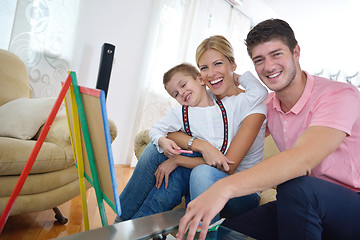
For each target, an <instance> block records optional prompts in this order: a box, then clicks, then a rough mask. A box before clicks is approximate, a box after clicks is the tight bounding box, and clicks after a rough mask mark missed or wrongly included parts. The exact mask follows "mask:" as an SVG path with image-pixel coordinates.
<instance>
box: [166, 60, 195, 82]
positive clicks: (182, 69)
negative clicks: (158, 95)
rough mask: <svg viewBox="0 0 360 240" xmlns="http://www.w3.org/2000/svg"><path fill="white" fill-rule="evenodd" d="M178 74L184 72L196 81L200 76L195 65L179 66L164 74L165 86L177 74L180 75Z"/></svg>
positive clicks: (183, 64)
mask: <svg viewBox="0 0 360 240" xmlns="http://www.w3.org/2000/svg"><path fill="white" fill-rule="evenodd" d="M178 72H182V73H184V74H185V75H189V76H191V77H193V78H194V79H196V78H197V76H198V75H199V71H198V70H197V69H196V67H194V66H193V65H191V64H189V63H182V64H179V65H177V66H175V67H173V68H171V69H170V70H169V71H167V72H166V73H164V77H163V84H164V86H165V85H166V84H167V83H168V82H169V81H170V79H171V78H172V77H173V76H174V75H175V73H178Z"/></svg>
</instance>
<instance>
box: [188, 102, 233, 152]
mask: <svg viewBox="0 0 360 240" xmlns="http://www.w3.org/2000/svg"><path fill="white" fill-rule="evenodd" d="M216 103H217V105H218V106H219V108H220V110H221V114H222V118H223V122H224V142H223V145H222V147H221V149H220V151H221V152H222V153H225V150H226V147H227V143H228V137H229V136H228V121H227V115H226V110H225V108H224V105H223V104H222V102H221V101H220V100H216ZM188 107H189V106H183V107H182V115H183V122H184V129H185V132H186V134H187V135H189V136H192V134H191V131H190V124H189V116H188Z"/></svg>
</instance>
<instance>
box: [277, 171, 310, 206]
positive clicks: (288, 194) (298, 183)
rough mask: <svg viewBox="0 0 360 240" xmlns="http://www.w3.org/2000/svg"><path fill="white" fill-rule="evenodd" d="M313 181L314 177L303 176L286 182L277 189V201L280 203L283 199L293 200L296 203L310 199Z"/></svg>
mask: <svg viewBox="0 0 360 240" xmlns="http://www.w3.org/2000/svg"><path fill="white" fill-rule="evenodd" d="M313 181H314V178H313V177H310V176H302V177H298V178H294V179H292V180H289V181H287V182H284V183H282V184H280V185H278V187H277V199H278V200H280V201H281V200H283V199H287V200H289V199H293V200H295V201H298V200H300V199H301V200H302V201H304V200H306V199H309V198H311V196H312V192H313V191H312V185H313Z"/></svg>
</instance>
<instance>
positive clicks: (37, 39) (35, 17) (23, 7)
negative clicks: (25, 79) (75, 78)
mask: <svg viewBox="0 0 360 240" xmlns="http://www.w3.org/2000/svg"><path fill="white" fill-rule="evenodd" d="M80 2H81V0H71V1H70V0H63V1H52V0H18V1H17V6H16V11H15V18H14V24H13V28H12V33H11V38H10V44H9V51H11V52H13V53H15V54H16V55H17V56H19V57H20V58H21V59H22V60H23V61H24V63H25V65H26V67H27V69H28V71H29V80H30V86H31V88H32V92H33V97H51V96H57V95H58V93H59V91H60V89H61V84H60V81H64V79H66V76H67V75H68V71H69V70H70V69H71V62H72V60H73V54H74V43H75V37H76V27H77V22H78V11H79V7H80Z"/></svg>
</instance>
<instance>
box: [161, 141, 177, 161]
mask: <svg viewBox="0 0 360 240" xmlns="http://www.w3.org/2000/svg"><path fill="white" fill-rule="evenodd" d="M159 146H160V147H161V148H162V149H163V150H164V154H165V156H167V157H168V158H172V157H174V156H176V155H179V154H180V152H179V151H177V150H180V149H181V148H180V147H179V146H178V145H177V144H176V143H175V142H174V141H173V140H170V139H167V138H165V137H161V138H159Z"/></svg>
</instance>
